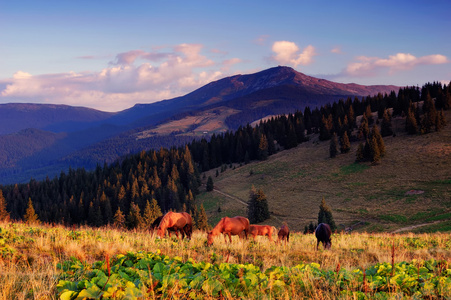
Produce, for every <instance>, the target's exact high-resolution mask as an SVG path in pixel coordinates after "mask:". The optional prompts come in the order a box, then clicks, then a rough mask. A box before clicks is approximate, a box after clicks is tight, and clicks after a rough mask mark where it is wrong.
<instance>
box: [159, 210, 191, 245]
mask: <svg viewBox="0 0 451 300" xmlns="http://www.w3.org/2000/svg"><path fill="white" fill-rule="evenodd" d="M166 229H168V232H169V230H171V231H175V235H176V236H177V238H178V237H179V233H178V232H179V231H180V232H181V233H182V239H183V238H185V234H186V235H187V237H188V239H191V234H192V232H193V219H192V218H191V215H190V214H189V213H186V212H182V213H176V212H172V211H170V212H168V213H167V214H165V215H164V216H163V218H162V219H161V221H160V225H158V230H157V234H158V236H159V237H160V238H162V237H163V236H164V234H165V232H166ZM169 236H170V235H169Z"/></svg>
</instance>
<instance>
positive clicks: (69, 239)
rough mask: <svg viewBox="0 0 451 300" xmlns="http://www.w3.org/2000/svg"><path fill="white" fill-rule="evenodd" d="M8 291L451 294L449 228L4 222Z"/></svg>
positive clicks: (0, 293)
mask: <svg viewBox="0 0 451 300" xmlns="http://www.w3.org/2000/svg"><path fill="white" fill-rule="evenodd" d="M0 230H1V231H0V274H1V275H0V286H1V287H2V288H1V289H0V299H58V298H60V297H61V299H83V298H84V297H86V298H87V299H91V298H92V299H100V298H102V299H149V298H150V299H160V298H170V297H172V298H174V299H181V298H183V299H185V298H191V299H202V298H205V297H207V298H208V297H209V298H216V297H221V296H223V297H225V298H243V297H244V298H255V299H266V298H287V297H290V298H293V299H302V298H311V297H312V296H313V295H315V297H319V298H322V299H336V298H343V299H354V298H359V299H365V298H378V299H388V298H393V297H397V298H398V299H401V298H411V297H416V298H432V299H434V298H449V297H451V267H450V263H451V236H450V235H449V234H441V233H436V234H412V233H409V234H399V235H398V234H396V235H393V234H367V233H354V234H334V235H333V239H332V241H333V245H332V250H330V251H324V250H322V249H320V250H319V251H316V250H315V246H316V240H315V238H314V236H313V235H303V234H300V233H294V234H292V235H291V236H290V243H289V244H287V245H284V244H276V243H270V242H269V241H268V239H266V238H262V237H259V238H257V240H256V241H253V240H248V241H245V240H239V239H238V238H236V237H234V239H233V243H232V244H226V243H224V242H223V239H222V237H219V238H217V239H216V240H215V243H214V244H213V246H212V247H206V245H205V244H206V233H204V232H201V231H195V232H194V234H193V238H192V240H191V241H187V240H184V241H179V240H177V239H175V238H173V239H169V238H166V239H161V240H160V239H156V238H155V235H154V234H153V233H151V232H143V231H119V230H116V229H112V228H98V229H90V228H73V229H72V230H70V229H67V228H64V227H46V226H28V225H25V224H21V223H2V224H0Z"/></svg>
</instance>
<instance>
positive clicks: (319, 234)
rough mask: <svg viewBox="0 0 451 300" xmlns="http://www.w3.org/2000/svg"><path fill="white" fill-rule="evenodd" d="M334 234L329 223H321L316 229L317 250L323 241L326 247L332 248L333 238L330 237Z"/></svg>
mask: <svg viewBox="0 0 451 300" xmlns="http://www.w3.org/2000/svg"><path fill="white" fill-rule="evenodd" d="M331 234H332V230H331V229H330V226H329V224H326V223H320V224H318V227H316V230H315V236H316V239H317V243H316V250H318V246H319V242H321V243H323V246H324V249H330V247H331V246H332V240H331V239H330V235H331Z"/></svg>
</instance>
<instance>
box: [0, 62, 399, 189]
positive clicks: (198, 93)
mask: <svg viewBox="0 0 451 300" xmlns="http://www.w3.org/2000/svg"><path fill="white" fill-rule="evenodd" d="M398 89H399V87H397V86H385V85H377V86H364V85H358V84H342V83H335V82H332V81H328V80H325V79H319V78H315V77H311V76H307V75H305V74H303V73H300V72H297V71H295V70H294V69H292V68H289V67H281V66H279V67H274V68H270V69H267V70H263V71H261V72H257V73H254V74H246V75H234V76H230V77H226V78H223V79H220V80H217V81H214V82H211V83H209V84H207V85H205V86H203V87H201V88H199V89H197V90H195V91H193V92H191V93H188V94H186V95H184V96H181V97H177V98H174V99H169V100H163V101H159V102H155V103H151V104H136V105H135V106H133V107H131V108H129V109H126V110H123V111H120V112H117V113H108V112H102V111H98V110H94V109H89V108H84V107H72V106H67V105H48V104H25V103H22V104H0V143H2V142H3V143H6V144H7V145H5V146H3V147H0V184H2V183H13V182H24V181H25V182H26V181H28V180H29V179H30V177H33V178H35V179H40V178H44V177H45V176H46V175H48V176H50V177H52V176H54V175H56V174H59V173H60V172H61V170H66V169H67V168H68V167H69V165H70V166H71V167H72V168H78V167H85V168H92V167H93V164H95V162H97V163H101V164H102V163H103V162H112V161H114V160H115V159H117V158H119V157H120V156H122V155H125V154H128V153H133V152H137V151H141V150H149V148H159V147H170V146H173V145H179V144H183V143H185V142H186V141H189V140H190V139H192V138H194V137H200V136H204V135H207V136H208V135H210V134H212V133H220V132H225V131H226V130H234V129H236V128H238V126H241V125H246V124H247V123H252V122H254V121H256V120H259V119H262V118H264V117H266V116H269V115H278V114H285V113H290V112H294V111H296V110H303V109H304V108H305V107H306V106H310V107H311V108H312V109H314V108H315V107H320V106H321V105H325V104H328V103H332V102H334V101H338V100H339V99H340V98H341V99H346V98H347V97H354V96H359V97H362V96H368V95H376V94H378V93H387V94H388V93H390V92H391V91H396V92H397V91H398ZM206 116H208V117H206ZM27 128H34V129H38V131H33V130H29V131H24V130H25V129H27ZM19 131H21V132H20V133H19V134H18V135H16V134H15V133H17V132H19ZM36 136H39V137H40V138H36ZM39 141H42V142H41V143H39ZM24 145H29V149H27V151H17V149H18V147H24ZM14 149H16V150H14ZM11 151H16V153H12V152H11Z"/></svg>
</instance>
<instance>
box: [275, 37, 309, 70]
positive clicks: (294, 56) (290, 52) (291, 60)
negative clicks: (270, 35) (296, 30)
mask: <svg viewBox="0 0 451 300" xmlns="http://www.w3.org/2000/svg"><path fill="white" fill-rule="evenodd" d="M272 51H273V52H274V53H275V55H273V57H272V58H273V59H274V60H275V61H277V62H279V63H280V64H283V65H292V66H294V67H297V66H298V65H308V64H310V63H312V61H313V57H314V56H315V55H316V52H315V47H313V46H312V45H308V46H307V47H305V48H304V49H303V51H302V52H300V49H299V47H298V46H297V45H296V44H295V43H293V42H289V41H277V42H274V44H273V45H272Z"/></svg>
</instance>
